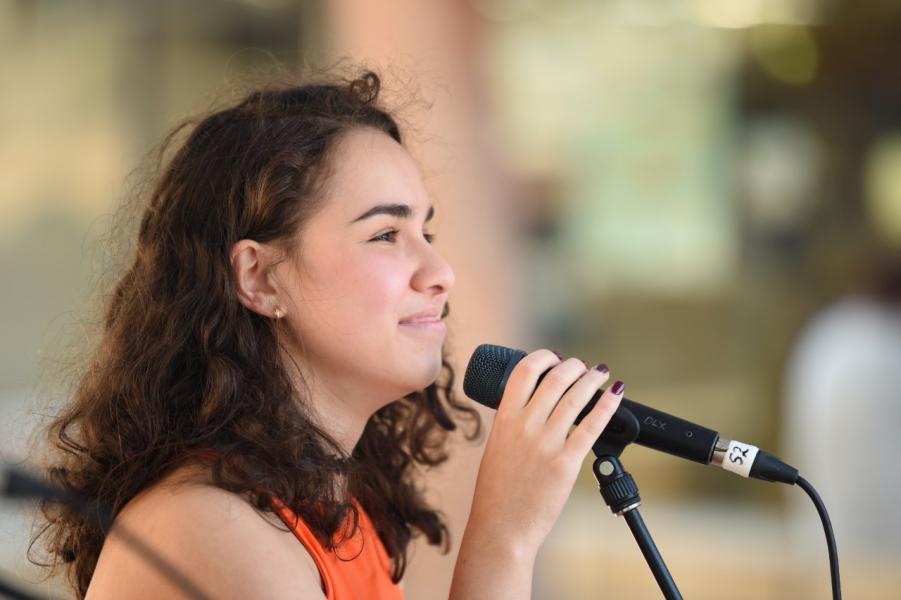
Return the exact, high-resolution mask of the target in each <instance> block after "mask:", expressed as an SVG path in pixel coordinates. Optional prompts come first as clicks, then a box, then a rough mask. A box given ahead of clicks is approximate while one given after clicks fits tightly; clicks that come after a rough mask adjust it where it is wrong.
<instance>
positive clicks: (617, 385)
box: [612, 381, 626, 394]
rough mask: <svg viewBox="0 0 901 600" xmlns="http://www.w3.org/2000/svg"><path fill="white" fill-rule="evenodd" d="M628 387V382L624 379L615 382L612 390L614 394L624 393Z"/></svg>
mask: <svg viewBox="0 0 901 600" xmlns="http://www.w3.org/2000/svg"><path fill="white" fill-rule="evenodd" d="M625 388H626V384H625V383H623V382H622V381H617V382H616V383H614V384H613V388H612V391H613V393H614V394H622V393H623V390H624V389H625Z"/></svg>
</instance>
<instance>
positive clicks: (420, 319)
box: [400, 309, 441, 325]
mask: <svg viewBox="0 0 901 600" xmlns="http://www.w3.org/2000/svg"><path fill="white" fill-rule="evenodd" d="M439 321H441V309H434V310H425V311H422V312H418V313H416V314H412V315H409V316H407V317H404V318H403V319H402V320H401V322H400V324H401V325H414V324H416V323H437V322H439Z"/></svg>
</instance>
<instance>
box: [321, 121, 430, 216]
mask: <svg viewBox="0 0 901 600" xmlns="http://www.w3.org/2000/svg"><path fill="white" fill-rule="evenodd" d="M332 156H333V159H332V160H333V164H332V168H331V177H330V179H329V184H328V186H327V188H328V189H327V194H326V195H327V197H328V202H327V205H328V206H327V207H326V210H327V211H329V212H332V213H334V216H335V217H336V218H342V219H344V221H345V222H349V221H351V220H353V219H354V218H356V217H357V216H359V215H360V214H361V213H362V212H363V211H364V210H366V209H367V208H370V207H371V206H373V205H375V204H382V203H399V204H409V205H411V206H413V207H414V209H415V210H416V211H417V212H419V211H420V210H423V207H426V206H428V198H427V195H426V192H425V188H424V184H423V181H422V176H421V174H420V171H419V167H418V166H417V164H416V162H415V161H414V160H413V158H412V157H411V156H410V154H409V153H408V152H407V150H406V149H405V148H404V147H403V146H401V145H400V144H399V143H397V142H396V141H395V140H394V139H393V138H391V137H390V136H389V135H388V134H386V133H384V132H382V131H378V130H376V129H371V128H359V129H354V130H352V131H349V132H348V133H346V134H345V135H344V136H342V138H341V139H340V140H339V142H338V144H337V146H336V148H335V152H334V154H333V155H332Z"/></svg>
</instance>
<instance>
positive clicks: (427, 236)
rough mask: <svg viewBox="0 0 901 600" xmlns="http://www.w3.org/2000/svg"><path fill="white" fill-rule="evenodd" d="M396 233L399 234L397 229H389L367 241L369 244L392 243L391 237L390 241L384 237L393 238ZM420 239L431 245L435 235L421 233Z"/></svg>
mask: <svg viewBox="0 0 901 600" xmlns="http://www.w3.org/2000/svg"><path fill="white" fill-rule="evenodd" d="M398 233H399V232H398V231H397V229H389V230H388V231H386V232H385V233H382V234H379V235H377V236H376V237H374V238H372V239H371V240H369V241H370V242H381V241H384V242H392V241H393V239H394V238H393V237H392V238H391V239H386V236H395V235H397V234H398ZM422 237H424V238H425V241H427V242H428V243H430V244H431V243H433V242H434V241H435V234H434V233H425V232H423V234H422Z"/></svg>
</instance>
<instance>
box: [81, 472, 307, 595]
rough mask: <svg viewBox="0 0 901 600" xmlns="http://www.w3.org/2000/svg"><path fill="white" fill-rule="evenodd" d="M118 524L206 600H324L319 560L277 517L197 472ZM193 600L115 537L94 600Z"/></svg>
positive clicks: (182, 476)
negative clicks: (177, 572) (173, 569)
mask: <svg viewBox="0 0 901 600" xmlns="http://www.w3.org/2000/svg"><path fill="white" fill-rule="evenodd" d="M119 524H121V525H122V526H123V527H124V528H126V529H127V530H128V532H129V533H131V534H132V535H134V536H135V537H137V538H139V539H140V540H141V541H142V542H144V543H145V544H147V545H148V546H150V547H151V548H152V549H153V550H155V551H156V552H157V553H159V554H160V555H161V556H162V557H163V558H164V559H165V560H167V561H168V562H169V563H171V564H173V565H175V566H176V567H177V568H178V569H179V570H180V571H181V572H182V573H184V574H185V575H186V576H187V577H188V578H189V579H190V580H191V582H192V583H194V584H196V585H197V586H198V587H200V588H201V590H202V591H203V593H204V594H205V595H206V596H207V597H210V598H247V599H254V598H273V599H281V598H325V596H324V594H323V591H322V582H321V579H320V576H319V571H318V570H317V568H316V565H315V563H314V562H313V559H312V557H311V556H310V554H309V552H307V550H306V548H304V546H303V545H302V544H301V543H300V542H299V541H298V540H297V538H295V537H294V534H293V533H292V532H291V531H289V530H288V528H287V527H286V526H285V525H284V524H283V523H282V522H281V520H280V519H279V518H278V517H277V516H276V515H274V514H271V513H261V512H258V511H257V510H256V509H255V508H254V507H253V506H251V505H250V503H249V502H247V501H246V500H245V499H244V498H242V497H241V496H239V495H237V494H233V493H231V492H227V491H225V490H223V489H220V488H217V487H215V486H212V485H209V484H207V483H204V481H203V474H202V472H201V471H198V470H197V469H195V468H193V467H191V468H186V469H180V470H179V471H176V472H175V473H173V474H172V475H170V476H169V477H167V478H166V479H164V480H163V481H161V482H159V483H157V484H156V485H154V486H152V487H151V488H149V489H147V490H145V491H144V492H142V493H141V494H139V495H138V496H137V497H135V498H134V499H133V500H132V501H130V502H129V503H128V504H127V505H126V506H125V508H124V509H123V510H122V511H121V513H120V514H119V515H118V516H117V518H116V525H119ZM113 531H115V526H114V528H113ZM187 597H189V596H188V595H187V594H186V593H184V592H182V591H180V590H179V589H178V587H177V586H176V585H175V584H174V583H172V582H171V581H170V580H169V579H168V578H167V577H166V576H165V575H163V574H161V573H160V571H159V570H158V569H156V568H154V567H153V566H152V565H150V564H148V562H147V561H146V560H144V559H142V558H141V557H140V556H138V555H137V554H136V553H135V551H134V550H132V549H131V548H130V547H128V546H127V545H126V544H125V543H124V542H123V541H122V540H121V539H120V538H119V537H117V536H116V535H115V533H113V534H111V535H109V536H107V539H106V541H105V543H104V545H103V550H102V551H101V553H100V558H99V559H98V561H97V568H96V569H95V571H94V576H93V578H92V580H91V585H90V587H89V588H88V593H87V600H104V599H106V598H125V599H133V600H140V599H143V598H187Z"/></svg>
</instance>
